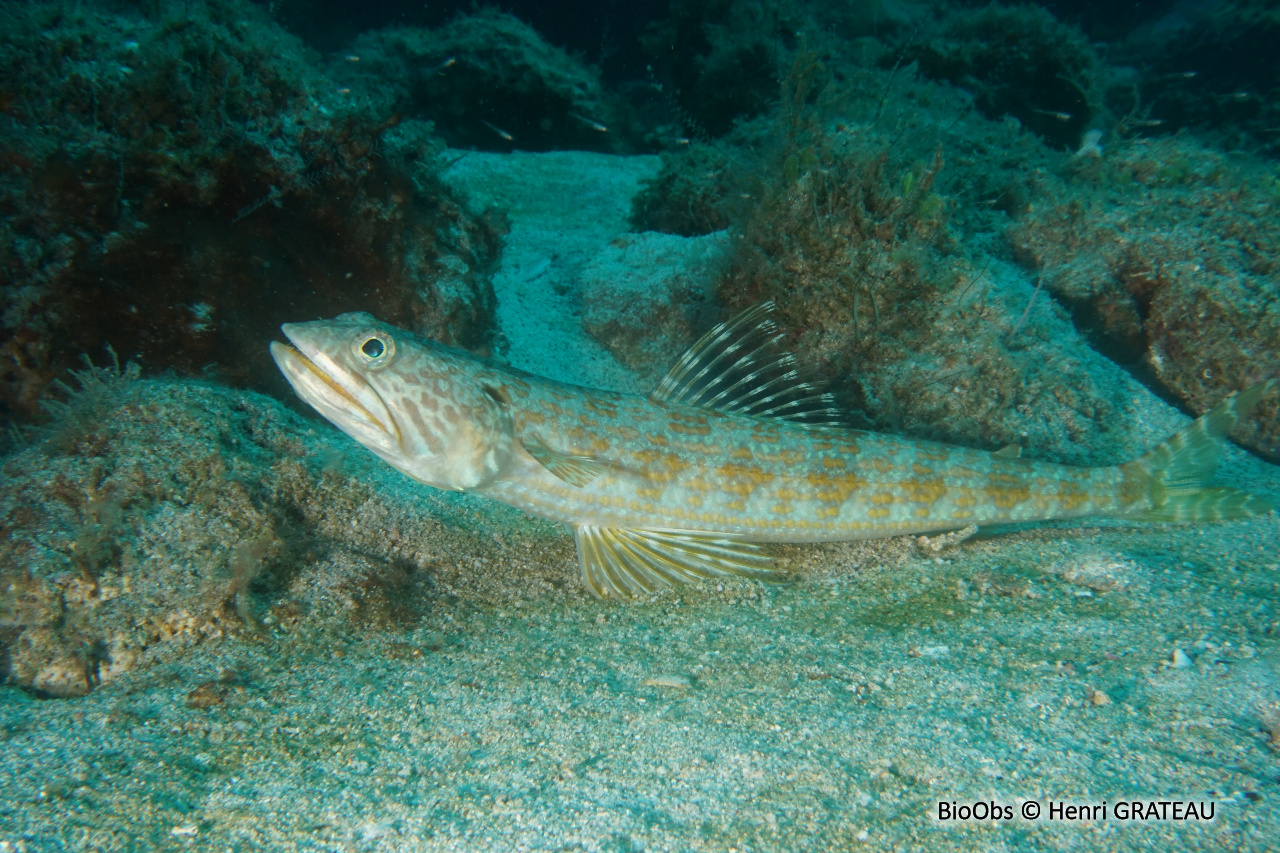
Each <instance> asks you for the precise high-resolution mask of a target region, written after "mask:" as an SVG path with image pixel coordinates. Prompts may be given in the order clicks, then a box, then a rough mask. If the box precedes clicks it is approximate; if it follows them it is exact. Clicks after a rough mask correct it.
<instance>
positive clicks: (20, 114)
mask: <svg viewBox="0 0 1280 853" xmlns="http://www.w3.org/2000/svg"><path fill="white" fill-rule="evenodd" d="M146 8H147V9H150V10H151V11H150V12H148V13H145V14H144V13H143V12H142V10H141V7H130V6H120V7H111V10H107V9H106V8H99V7H96V6H95V7H88V6H79V5H77V6H67V5H66V4H61V3H32V4H23V5H22V6H21V7H17V8H14V9H11V10H9V11H8V13H7V14H6V18H5V21H6V23H5V32H4V34H3V37H2V38H0V79H3V80H4V81H5V83H4V84H3V86H4V88H3V90H0V96H2V97H3V102H4V104H5V113H6V115H5V122H4V123H3V126H2V127H0V149H3V151H4V154H3V158H2V159H0V207H2V208H3V209H4V211H5V215H4V216H3V217H2V218H0V265H3V267H4V269H5V270H6V273H7V276H6V282H5V287H4V290H3V299H4V306H3V307H4V311H3V317H2V319H0V404H2V405H3V406H4V407H5V408H6V409H7V410H8V412H9V413H10V414H11V416H12V415H16V416H18V417H27V418H29V417H31V416H33V415H35V414H37V412H38V406H37V400H38V399H39V397H40V395H41V393H42V391H43V389H44V388H45V386H47V384H48V383H49V381H50V380H52V379H53V378H54V377H55V376H56V375H57V374H58V372H59V371H61V370H63V369H65V368H67V367H71V366H74V365H75V364H76V363H77V360H78V358H79V356H80V354H81V353H86V352H87V353H91V354H93V355H94V356H95V357H98V358H100V357H101V353H102V352H103V347H104V345H110V346H112V347H114V348H115V350H116V351H117V352H119V353H121V354H122V355H123V356H125V357H126V358H136V359H140V360H141V361H143V362H144V363H145V364H146V365H147V366H148V369H153V370H154V369H161V368H174V369H176V370H178V371H180V372H183V373H187V374H191V373H194V372H196V371H203V370H205V369H207V368H209V367H210V365H214V364H216V366H217V370H218V371H219V372H220V375H222V376H223V377H226V378H229V379H231V380H232V381H233V382H235V383H236V384H241V385H257V386H259V387H261V386H262V385H263V384H264V383H266V382H269V381H273V380H272V379H271V377H273V375H274V370H273V369H272V367H271V363H270V359H269V358H267V356H266V354H265V350H264V349H263V347H262V345H261V341H262V340H263V339H264V338H267V337H269V336H271V335H272V334H273V333H274V331H275V329H276V327H278V325H279V324H280V323H281V322H282V321H284V320H289V319H296V318H298V317H299V316H308V315H310V316H319V315H321V314H331V313H335V312H337V311H343V310H355V309H365V310H373V311H376V312H378V313H379V314H380V315H381V316H383V317H386V318H387V319H394V320H395V322H399V323H402V324H403V325H406V326H409V327H413V328H416V329H417V330H419V331H421V332H424V333H426V334H429V335H431V336H433V337H438V338H441V339H444V340H451V341H454V342H457V343H461V344H466V345H471V346H477V347H480V348H483V347H484V346H486V345H487V344H488V342H489V340H490V336H491V334H492V311H493V296H492V290H491V287H490V284H489V282H488V279H487V275H486V272H485V271H486V268H487V266H488V264H489V263H490V262H491V261H492V258H493V256H494V255H495V253H496V251H497V234H498V229H497V226H496V225H495V223H492V222H490V221H488V220H487V219H485V218H484V217H483V216H482V215H477V216H471V215H467V214H466V213H464V211H463V210H462V208H461V207H460V206H459V205H458V204H457V202H456V200H455V199H454V198H453V196H452V195H451V193H450V192H449V191H448V190H447V189H446V188H445V187H444V186H443V185H441V184H439V183H438V182H436V181H434V179H433V176H434V172H435V155H436V154H438V153H439V152H440V150H441V144H440V142H439V140H438V139H437V138H435V137H433V136H432V134H431V133H430V126H429V125H427V124H425V123H423V122H421V121H400V120H399V118H398V117H397V116H395V115H394V114H392V113H389V112H378V111H376V110H373V109H370V108H368V107H367V105H357V104H354V103H353V102H352V101H351V99H350V98H349V97H348V96H344V95H342V94H340V93H339V92H338V86H337V85H336V84H335V83H334V82H333V81H332V80H331V79H329V78H328V77H327V76H326V75H325V74H323V73H321V71H320V70H319V61H318V57H316V56H314V55H312V54H311V53H310V52H308V51H307V50H306V49H305V48H304V47H303V46H302V45H301V44H300V43H299V42H298V41H297V40H296V39H294V38H293V37H292V36H290V35H289V34H287V33H285V32H284V31H283V30H281V29H280V28H279V27H278V26H277V25H276V24H274V23H273V22H272V21H271V20H270V19H269V18H268V17H267V15H266V13H265V11H264V10H263V9H262V8H261V7H259V6H257V5H254V4H251V3H247V2H239V0H211V2H209V3H200V4H178V3H174V4H155V5H154V6H152V5H150V4H146Z"/></svg>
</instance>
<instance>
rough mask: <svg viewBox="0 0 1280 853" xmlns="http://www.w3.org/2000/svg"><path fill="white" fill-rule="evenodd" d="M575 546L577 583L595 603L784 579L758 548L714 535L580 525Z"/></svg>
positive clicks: (785, 578) (783, 575)
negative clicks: (727, 579)
mask: <svg viewBox="0 0 1280 853" xmlns="http://www.w3.org/2000/svg"><path fill="white" fill-rule="evenodd" d="M577 542H578V562H579V564H580V566H581V567H582V580H583V582H584V583H585V584H586V585H587V589H589V590H591V593H592V594H593V595H595V596H596V597H597V598H614V599H618V600H621V601H631V600H633V599H635V598H637V597H638V596H642V595H647V594H649V593H652V592H655V591H657V590H659V589H661V588H663V587H665V586H671V585H674V584H682V583H689V582H690V581H694V580H697V579H700V578H709V577H713V576H716V575H720V576H737V577H745V578H752V579H754V580H762V581H769V582H773V583H778V582H781V581H785V580H788V579H789V578H788V576H787V575H785V574H782V573H779V572H777V571H776V570H774V568H773V564H772V561H771V560H770V559H769V557H768V556H767V555H766V554H765V553H764V552H763V551H762V550H761V548H760V547H759V546H758V545H753V544H751V543H749V542H742V541H739V540H737V539H733V538H730V537H725V536H716V535H714V534H708V533H698V532H696V531H683V530H636V529H629V528H618V527H594V526H592V525H589V524H582V525H579V526H578V529H577Z"/></svg>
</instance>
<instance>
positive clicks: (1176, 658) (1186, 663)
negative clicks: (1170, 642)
mask: <svg viewBox="0 0 1280 853" xmlns="http://www.w3.org/2000/svg"><path fill="white" fill-rule="evenodd" d="M1172 661H1173V668H1174V669H1189V668H1190V667H1191V658H1189V657H1187V653H1186V652H1184V651H1183V650H1182V649H1174V650H1173V659H1172Z"/></svg>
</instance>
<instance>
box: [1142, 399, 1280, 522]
mask: <svg viewBox="0 0 1280 853" xmlns="http://www.w3.org/2000/svg"><path fill="white" fill-rule="evenodd" d="M1277 394H1280V379H1270V380H1267V381H1266V382H1260V383H1258V384H1257V385H1254V386H1253V387H1251V388H1248V389H1246V390H1244V391H1241V392H1240V393H1239V394H1235V395H1233V396H1231V397H1228V398H1227V399H1226V400H1224V401H1223V402H1221V403H1219V404H1218V405H1217V406H1215V407H1214V408H1212V409H1210V410H1209V411H1207V412H1205V413H1204V414H1203V415H1201V416H1200V417H1199V418H1197V419H1196V421H1195V423H1193V424H1191V426H1189V427H1187V428H1186V429H1184V430H1183V431H1182V432H1179V433H1177V434H1176V435H1173V436H1170V437H1169V438H1168V439H1166V440H1165V441H1163V442H1162V443H1160V444H1158V445H1156V446H1155V447H1153V448H1152V449H1151V450H1149V451H1147V452H1146V453H1144V454H1143V455H1142V456H1139V457H1138V458H1137V459H1135V460H1133V461H1132V462H1130V463H1128V464H1126V465H1122V466H1120V467H1121V470H1123V471H1124V473H1125V474H1126V479H1127V480H1128V481H1129V482H1135V483H1145V484H1146V486H1147V489H1146V500H1145V501H1138V502H1136V505H1135V506H1134V508H1133V510H1132V511H1130V512H1128V513H1126V515H1127V516H1128V517H1130V518H1134V519H1136V520H1139V521H1174V522H1186V521H1225V520H1230V519H1236V518H1248V517H1250V516H1254V515H1265V514H1266V513H1268V512H1270V511H1271V510H1272V509H1273V504H1272V503H1271V501H1269V500H1267V499H1266V498H1262V497H1259V496H1258V495H1254V494H1251V493H1249V492H1246V491H1243V490H1242V489H1233V488H1230V487H1228V486H1209V485H1206V484H1207V483H1208V482H1209V480H1210V479H1211V478H1212V477H1213V472H1214V470H1215V469H1216V468H1217V467H1218V460H1219V459H1220V458H1221V456H1222V441H1221V439H1222V438H1223V437H1224V436H1225V435H1226V434H1227V433H1228V432H1230V431H1231V429H1232V428H1233V427H1235V425H1236V424H1237V423H1239V422H1240V420H1241V419H1243V418H1245V417H1248V415H1249V413H1250V412H1252V411H1253V408H1254V407H1255V406H1257V405H1258V403H1260V402H1262V401H1263V400H1265V399H1269V398H1271V397H1274V396H1276V395H1277Z"/></svg>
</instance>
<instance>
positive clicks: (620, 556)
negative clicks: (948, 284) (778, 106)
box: [271, 304, 1280, 600]
mask: <svg viewBox="0 0 1280 853" xmlns="http://www.w3.org/2000/svg"><path fill="white" fill-rule="evenodd" d="M770 309H771V306H770V305H769V304H765V305H761V306H757V307H756V308H753V309H750V310H748V311H746V312H745V313H743V314H740V315H739V316H738V317H736V318H734V319H733V320H730V321H729V322H727V323H722V324H720V325H719V326H716V327H715V328H713V329H712V330H711V331H710V332H708V333H707V334H706V335H704V336H703V337H702V338H701V339H700V340H699V341H698V342H697V343H696V344H694V346H693V347H692V348H691V349H690V350H689V352H687V353H686V354H685V355H684V356H683V357H682V358H681V359H680V360H679V361H678V362H677V363H676V365H675V367H673V368H672V370H671V372H670V373H668V374H667V376H666V378H665V379H664V380H663V381H662V382H661V383H660V384H659V385H658V387H657V388H656V389H655V390H654V391H653V392H652V393H650V394H648V395H647V396H641V395H635V394H619V393H613V392H609V391H598V390H594V389H590V388H583V387H578V386H575V385H567V384H564V383H561V382H555V381H551V380H548V379H543V378H540V377H537V376H533V375H531V374H529V373H525V372H523V371H520V370H516V369H514V368H511V367H508V366H506V365H503V364H499V363H496V362H493V361H489V360H485V359H482V358H478V357H476V356H474V355H471V354H469V353H466V352H463V351H461V350H457V349H452V348H450V347H447V346H443V345H441V344H437V343H432V342H431V341H426V340H422V339H419V338H417V337H415V336H414V335H412V334H410V333H409V332H406V331H404V330H401V329H398V328H395V327H394V326H390V325H388V324H386V323H381V322H379V321H378V320H376V319H374V318H373V317H372V316H370V315H369V314H363V313H357V314H343V315H342V316H340V317H338V318H336V319H334V320H322V321H316V322H310V323H287V324H285V325H284V326H283V327H282V330H283V332H284V334H285V336H286V337H287V338H288V339H289V341H290V342H291V343H292V346H290V345H288V344H282V343H278V342H273V343H272V344H271V354H272V356H273V357H274V358H275V360H276V364H278V365H279V367H280V369H281V370H282V371H283V372H284V375H285V377H286V378H287V379H288V380H289V383H290V384H291V385H292V386H293V388H294V390H295V391H296V392H297V393H298V396H300V397H301V398H302V399H303V400H304V401H306V402H307V403H309V404H310V405H311V406H313V407H314V408H315V409H316V410H317V411H318V412H320V414H322V415H324V416H325V417H326V418H328V419H329V420H330V421H332V422H333V423H334V424H335V425H336V426H337V427H338V428H339V429H341V430H342V431H343V432H345V433H347V434H348V435H349V436H351V437H352V438H354V439H355V440H356V441H358V442H359V443H360V444H363V445H364V446H365V447H367V448H368V449H369V450H371V451H373V452H374V453H376V454H377V455H378V456H380V457H381V458H382V459H384V460H386V461H387V462H388V463H390V464H391V465H393V466H394V467H396V468H398V469H399V470H400V471H403V472H404V473H405V474H408V475H409V476H410V477H412V478H413V479H415V480H418V481H419V482H422V483H426V484H427V485H430V486H435V487H437V488H441V489H456V490H465V491H470V492H475V493H477V494H480V495H485V496H487V497H490V498H493V499H495V500H499V501H503V502H504V503H507V504H510V505H512V506H515V507H519V508H520V509H522V510H525V511H527V512H530V513H533V514H535V515H540V516H543V517H544V518H548V519H552V520H554V521H559V522H564V523H565V524H567V525H570V526H571V527H572V528H573V529H574V531H575V535H576V539H577V546H578V558H579V564H580V568H581V571H582V577H583V580H584V581H585V583H586V585H587V587H588V589H590V590H591V591H592V592H593V593H594V594H595V595H597V596H599V597H601V598H617V599H622V600H629V599H633V598H635V597H636V596H638V595H642V594H645V593H649V592H652V591H654V590H656V589H658V588H660V587H662V586H665V585H668V584H673V583H681V582H685V581H689V580H692V579H694V578H700V577H709V576H712V575H741V576H746V577H752V578H759V579H762V580H770V579H778V578H779V577H780V575H778V574H775V571H774V569H773V566H772V563H771V561H770V559H769V557H768V556H767V554H766V553H765V552H764V551H763V550H762V549H761V548H760V547H759V546H758V545H757V544H756V543H761V542H833V541H844V540H850V539H874V538H880V537H888V536H898V535H903V534H908V533H912V534H914V533H928V532H933V531H944V530H956V529H959V528H965V527H969V526H971V525H991V524H1004V523H1009V522H1026V521H1040V520H1049V519H1066V518H1077V517H1082V516H1118V517H1123V518H1129V519H1135V520H1143V521H1209V520H1218V519H1234V518H1243V517H1246V516H1251V515H1258V514H1262V513H1266V512H1269V511H1270V510H1271V504H1270V503H1269V502H1268V501H1266V500H1265V499H1263V498H1261V497H1259V496H1256V495H1252V494H1249V493H1248V492H1244V491H1240V490H1238V489H1233V488H1228V487H1221V486H1210V485H1208V481H1209V478H1210V477H1211V476H1212V474H1213V471H1214V468H1215V465H1216V463H1217V460H1218V456H1219V452H1220V449H1221V443H1220V441H1219V439H1220V438H1221V437H1222V436H1223V435H1224V434H1225V433H1226V432H1227V431H1228V430H1230V429H1231V428H1232V427H1233V426H1234V425H1235V424H1236V422H1237V421H1238V420H1239V419H1240V418H1241V417H1244V416H1245V415H1247V414H1248V413H1249V412H1250V410H1252V408H1253V407H1254V406H1255V405H1256V404H1257V403H1258V401H1260V400H1262V399H1263V398H1264V397H1269V396H1272V395H1275V394H1276V393H1277V392H1280V380H1276V379H1272V380H1270V381H1268V382H1264V383H1262V384H1259V385H1255V386H1254V387H1252V388H1250V389H1248V390H1247V391H1244V392H1242V393H1239V394H1237V395H1235V396H1233V397H1230V398H1228V399H1227V400H1226V401H1225V402H1223V403H1222V404H1220V405H1219V406H1218V407H1217V408H1215V409H1213V410H1212V411H1210V412H1208V413H1206V414H1205V415H1204V416H1202V417H1201V418H1199V419H1198V420H1196V421H1195V422H1194V423H1193V424H1191V426H1189V427H1187V428H1186V429H1185V430H1183V431H1182V432H1180V433H1178V434H1176V435H1174V436H1173V437H1171V438H1169V439H1168V440H1166V441H1165V442H1164V443H1162V444H1160V445H1158V446H1157V447H1155V448H1154V449H1152V450H1150V451H1149V452H1147V453H1146V454H1144V455H1142V456H1141V457H1139V458H1138V459H1135V460H1134V461H1132V462H1129V463H1126V464H1124V465H1116V466H1108V467H1095V468H1085V467H1075V466H1069V465H1057V464H1053V463H1051V462H1036V461H1028V460H1024V459H1019V458H1016V457H1015V456H1012V455H1010V454H1006V453H1002V452H999V451H997V452H995V453H989V452H986V451H982V450H974V449H971V448H966V447H954V446H951V445H946V444H939V443H937V442H932V441H921V440H917V439H911V438H902V437H898V436H893V435H883V434H879V433H874V432H865V431H861V430H855V429H847V428H844V427H842V426H839V414H838V413H837V412H836V411H835V410H834V409H833V407H832V404H831V399H830V397H829V396H827V395H824V394H821V393H819V392H818V391H817V390H816V389H815V388H814V387H813V386H812V385H811V384H809V383H808V382H805V381H803V379H802V377H801V376H800V374H799V373H798V372H797V369H796V366H795V361H794V359H793V358H792V357H791V356H790V355H788V354H787V353H785V352H783V351H781V349H780V348H779V347H778V346H777V345H778V342H779V340H780V338H781V333H780V332H779V331H778V329H777V325H776V324H775V323H774V321H773V320H772V319H771V318H770Z"/></svg>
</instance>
